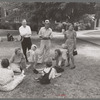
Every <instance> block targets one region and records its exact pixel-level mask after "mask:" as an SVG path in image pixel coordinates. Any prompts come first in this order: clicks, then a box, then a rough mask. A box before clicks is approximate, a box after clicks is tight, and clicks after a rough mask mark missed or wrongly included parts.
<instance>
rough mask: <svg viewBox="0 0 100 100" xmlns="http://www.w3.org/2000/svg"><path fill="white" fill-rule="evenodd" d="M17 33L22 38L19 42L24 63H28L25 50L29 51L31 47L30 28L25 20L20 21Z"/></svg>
mask: <svg viewBox="0 0 100 100" xmlns="http://www.w3.org/2000/svg"><path fill="white" fill-rule="evenodd" d="M19 33H20V35H21V37H22V41H21V45H22V49H23V53H24V55H25V58H26V61H27V62H28V60H27V56H26V51H27V49H28V50H29V49H31V45H32V42H31V34H32V32H31V28H30V26H28V25H27V22H26V20H25V19H24V20H22V26H21V27H20V28H19Z"/></svg>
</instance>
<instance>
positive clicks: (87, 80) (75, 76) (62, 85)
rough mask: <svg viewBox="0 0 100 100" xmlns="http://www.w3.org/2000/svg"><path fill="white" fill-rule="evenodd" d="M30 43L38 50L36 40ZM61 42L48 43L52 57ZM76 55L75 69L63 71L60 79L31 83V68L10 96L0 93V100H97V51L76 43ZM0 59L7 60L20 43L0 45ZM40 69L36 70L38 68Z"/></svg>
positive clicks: (99, 73) (99, 68)
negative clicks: (42, 83)
mask: <svg viewBox="0 0 100 100" xmlns="http://www.w3.org/2000/svg"><path fill="white" fill-rule="evenodd" d="M32 43H34V44H36V45H37V46H38V47H39V44H40V40H39V39H38V38H35V37H34V36H33V39H32ZM62 43H64V39H63V38H62V37H61V38H60V37H59V38H53V40H52V48H51V49H52V50H51V52H52V56H53V53H54V49H55V48H61V44H62ZM77 43H78V44H77V50H78V55H77V56H76V57H75V64H76V68H75V69H74V70H70V69H69V68H64V69H65V71H64V73H62V76H61V77H59V78H56V79H54V80H52V81H51V84H49V85H41V84H39V83H37V82H36V81H35V80H34V77H37V76H38V75H35V74H33V72H32V68H29V69H28V70H27V72H26V78H25V80H24V81H23V82H22V83H21V84H20V85H19V86H17V87H16V89H14V90H13V91H11V92H0V98H100V63H99V62H100V47H97V46H95V45H93V44H91V43H87V42H85V41H81V40H79V39H78V41H77ZM0 47H1V48H0V58H1V59H2V58H5V57H7V58H10V57H11V55H12V53H14V49H15V48H16V47H21V45H20V42H7V41H6V39H5V41H3V42H0ZM42 66H43V65H40V66H37V68H38V67H42Z"/></svg>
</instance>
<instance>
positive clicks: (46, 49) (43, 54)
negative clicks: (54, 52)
mask: <svg viewBox="0 0 100 100" xmlns="http://www.w3.org/2000/svg"><path fill="white" fill-rule="evenodd" d="M39 37H40V39H41V44H40V55H39V56H38V63H43V62H45V61H46V59H48V58H49V57H50V47H51V38H52V29H51V28H50V22H49V20H45V27H42V28H41V29H40V31H39Z"/></svg>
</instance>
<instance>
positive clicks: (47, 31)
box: [39, 27, 52, 38]
mask: <svg viewBox="0 0 100 100" xmlns="http://www.w3.org/2000/svg"><path fill="white" fill-rule="evenodd" d="M39 36H43V37H50V38H52V29H51V28H48V29H46V28H45V27H42V28H41V29H40V31H39Z"/></svg>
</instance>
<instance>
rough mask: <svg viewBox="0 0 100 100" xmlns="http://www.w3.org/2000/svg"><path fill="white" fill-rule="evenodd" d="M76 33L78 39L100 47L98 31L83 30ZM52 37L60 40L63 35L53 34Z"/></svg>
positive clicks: (99, 33)
mask: <svg viewBox="0 0 100 100" xmlns="http://www.w3.org/2000/svg"><path fill="white" fill-rule="evenodd" d="M76 33H77V38H78V39H81V40H84V41H87V42H91V43H93V44H96V45H100V30H84V31H77V32H76ZM53 36H54V37H61V38H62V37H63V34H62V33H61V32H53Z"/></svg>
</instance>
